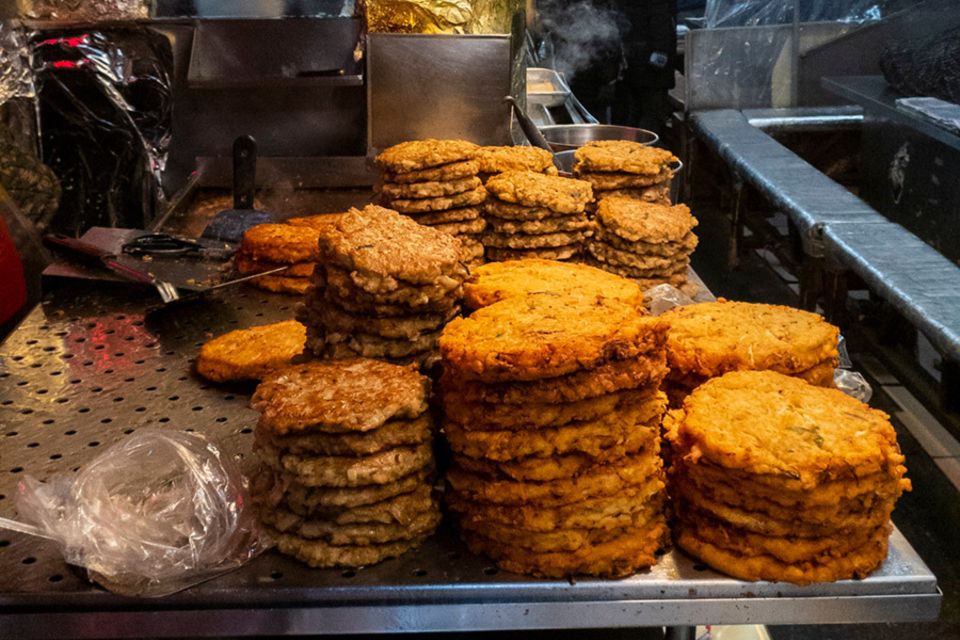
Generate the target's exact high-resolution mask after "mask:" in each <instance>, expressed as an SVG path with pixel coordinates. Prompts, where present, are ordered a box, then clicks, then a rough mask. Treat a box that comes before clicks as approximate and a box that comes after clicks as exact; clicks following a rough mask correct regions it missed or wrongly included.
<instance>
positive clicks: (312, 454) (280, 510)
mask: <svg viewBox="0 0 960 640" xmlns="http://www.w3.org/2000/svg"><path fill="white" fill-rule="evenodd" d="M427 388H428V381H427V379H426V378H424V377H423V376H421V375H420V374H419V373H417V371H416V370H415V369H412V368H410V367H401V366H398V365H393V364H389V363H386V362H379V361H376V360H366V359H354V360H340V361H336V362H310V363H307V364H303V365H291V366H288V367H285V368H282V369H278V370H277V371H275V372H273V373H272V374H270V375H268V376H267V377H266V378H264V380H263V382H262V383H261V384H260V386H259V387H257V391H256V393H255V394H254V396H253V400H252V406H253V407H254V408H255V409H257V410H258V411H260V420H259V422H258V423H257V429H256V433H255V444H254V450H255V451H256V452H257V454H258V455H259V457H260V459H261V462H262V470H261V472H260V473H259V474H258V477H257V479H256V482H255V485H256V487H255V489H256V491H255V493H256V495H257V501H258V503H259V507H260V509H259V511H260V517H261V520H262V521H263V522H264V523H265V524H266V525H267V526H268V527H269V528H270V530H271V535H272V536H273V537H274V539H275V540H276V541H277V547H278V548H279V549H280V551H281V552H283V553H285V554H288V555H291V556H294V557H296V558H298V559H299V560H302V561H303V562H306V563H307V564H309V565H311V566H313V567H339V566H362V565H368V564H373V563H375V562H379V561H381V560H383V559H385V558H389V557H392V556H396V555H399V554H401V553H404V552H405V551H407V550H409V549H412V548H414V547H416V546H417V545H419V544H420V543H421V542H422V541H423V540H424V539H425V538H426V537H427V536H429V535H430V534H431V533H432V532H433V530H434V529H435V528H436V526H437V524H438V523H439V521H440V511H439V508H438V505H437V502H436V500H435V499H434V497H433V496H432V493H431V487H430V484H429V481H428V477H429V475H430V472H431V470H432V468H433V453H432V448H431V442H430V438H431V433H432V422H431V418H430V414H429V412H428V411H427Z"/></svg>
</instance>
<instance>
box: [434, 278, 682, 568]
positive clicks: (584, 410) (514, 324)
mask: <svg viewBox="0 0 960 640" xmlns="http://www.w3.org/2000/svg"><path fill="white" fill-rule="evenodd" d="M664 328H665V327H664V326H663V325H662V323H660V322H659V321H658V320H657V319H655V318H649V317H643V316H641V314H640V312H638V310H637V308H636V307H635V306H632V305H629V304H626V303H624V302H621V301H618V300H614V299H605V298H602V297H598V296H594V297H593V298H589V297H580V296H571V297H565V296H563V295H557V293H556V292H554V293H536V294H528V295H518V296H516V297H506V298H505V299H503V300H501V301H499V302H495V303H494V304H491V305H490V306H487V307H483V308H481V309H479V310H477V311H475V312H474V313H473V314H471V315H470V316H469V317H468V318H465V319H458V320H455V321H454V322H452V323H451V324H450V325H448V326H447V328H446V329H445V330H444V332H443V335H442V336H441V340H440V349H441V355H442V359H443V360H442V361H443V375H442V377H441V389H442V396H441V399H442V406H443V411H444V422H443V430H444V433H445V435H446V438H447V441H448V442H449V444H450V448H451V449H452V451H453V454H454V455H453V463H452V465H451V468H450V470H449V472H448V474H447V483H448V490H449V491H448V502H449V506H450V508H451V510H452V511H454V512H455V513H456V514H457V516H458V520H459V524H460V531H461V535H462V537H463V539H464V540H465V541H466V543H467V545H468V546H469V548H470V549H471V550H472V551H473V552H475V553H483V554H485V555H487V556H489V557H491V558H493V559H494V560H495V561H496V562H497V563H498V564H499V565H500V566H501V567H503V568H504V569H506V570H508V571H514V572H518V573H526V574H533V575H538V576H547V577H560V576H569V575H577V574H583V575H597V576H611V577H612V576H624V575H628V574H630V573H633V572H634V571H637V570H638V569H640V568H643V567H647V566H650V565H652V564H654V563H655V562H656V558H655V555H654V553H655V551H656V550H657V549H658V548H659V547H660V546H661V545H662V544H663V543H664V540H665V537H666V533H667V529H666V521H665V517H664V513H663V507H664V499H665V487H664V482H663V471H662V464H661V461H660V457H659V450H660V440H659V437H660V436H659V433H660V418H661V415H662V413H663V411H664V409H665V404H666V403H665V399H664V398H663V396H662V394H660V393H659V392H658V390H657V387H658V385H659V382H660V380H661V379H662V377H663V375H664V373H665V357H664V339H665V332H664Z"/></svg>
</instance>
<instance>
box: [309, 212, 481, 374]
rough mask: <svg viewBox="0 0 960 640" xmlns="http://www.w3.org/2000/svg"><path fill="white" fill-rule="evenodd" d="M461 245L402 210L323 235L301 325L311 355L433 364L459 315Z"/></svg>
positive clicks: (350, 219)
mask: <svg viewBox="0 0 960 640" xmlns="http://www.w3.org/2000/svg"><path fill="white" fill-rule="evenodd" d="M461 258H462V254H461V247H460V243H459V241H458V240H457V239H456V238H454V237H452V236H450V235H447V234H445V233H443V232H440V231H436V230H434V229H431V228H430V227H426V226H423V225H420V224H417V223H416V222H414V221H413V220H411V219H410V218H408V217H406V216H402V215H400V214H399V213H397V212H396V211H391V210H389V209H384V208H383V207H378V206H376V205H368V206H367V207H366V208H364V209H363V211H359V210H357V209H351V210H350V211H348V212H347V213H345V214H343V215H342V216H341V217H340V218H339V219H338V220H337V221H336V222H335V223H334V224H333V225H332V226H330V227H329V228H327V229H326V230H325V231H324V232H323V233H322V234H321V235H320V263H319V264H318V268H317V271H316V272H315V274H314V287H313V289H311V290H310V292H309V293H308V295H307V296H306V299H305V300H304V306H303V308H302V309H301V310H300V314H299V318H300V321H301V322H303V324H304V325H306V327H307V348H309V349H310V350H312V351H313V353H314V354H316V355H317V356H320V357H325V358H344V357H355V356H363V357H370V358H380V359H386V360H391V361H396V362H403V363H409V362H416V363H418V364H422V365H427V366H428V365H429V364H431V363H432V362H435V361H436V358H437V340H438V339H439V337H440V330H441V329H442V328H443V325H444V324H446V323H447V322H448V321H449V320H451V319H452V318H453V317H454V316H455V315H456V314H457V313H458V311H459V309H460V307H459V305H460V299H461V297H462V295H463V281H464V279H465V278H466V276H467V271H466V268H465V267H464V265H463V263H462V262H461Z"/></svg>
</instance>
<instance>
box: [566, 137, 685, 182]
mask: <svg viewBox="0 0 960 640" xmlns="http://www.w3.org/2000/svg"><path fill="white" fill-rule="evenodd" d="M574 157H575V158H576V164H575V165H574V167H573V170H574V173H587V172H594V171H611V172H618V173H635V174H639V175H645V176H656V175H659V174H660V173H661V172H662V171H663V170H664V169H665V168H667V165H669V164H670V163H674V162H677V158H676V156H674V155H673V154H672V153H670V152H669V151H667V150H666V149H658V148H656V147H648V146H645V145H642V144H640V143H639V142H632V141H630V140H595V141H593V142H588V143H587V144H585V145H583V146H582V147H580V148H579V149H577V150H576V152H574Z"/></svg>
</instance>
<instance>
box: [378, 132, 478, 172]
mask: <svg viewBox="0 0 960 640" xmlns="http://www.w3.org/2000/svg"><path fill="white" fill-rule="evenodd" d="M479 152H480V147H479V146H477V145H475V144H474V143H472V142H467V141H466V140H436V139H432V138H428V139H426V140H410V141H408V142H401V143H400V144H395V145H393V146H392V147H389V148H387V149H384V150H383V151H382V152H381V153H380V155H378V156H377V158H376V162H377V165H378V166H379V167H380V168H381V169H382V170H384V171H388V172H391V173H406V172H410V171H421V170H423V169H429V168H433V167H440V166H442V165H447V164H450V163H454V162H462V161H464V160H473V159H474V158H476V157H477V155H478V154H479ZM474 173H476V172H474ZM417 182H419V180H418V181H417Z"/></svg>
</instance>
